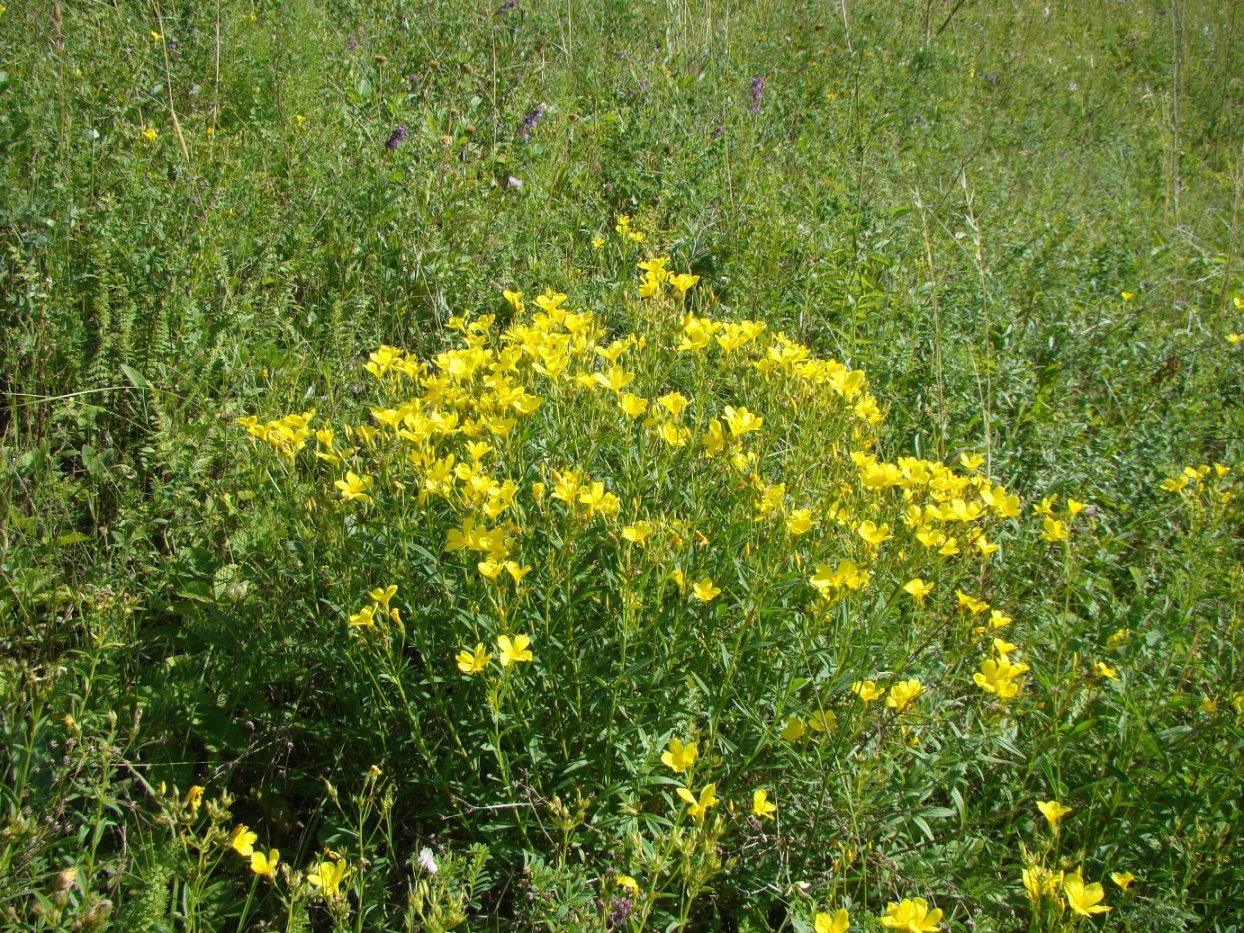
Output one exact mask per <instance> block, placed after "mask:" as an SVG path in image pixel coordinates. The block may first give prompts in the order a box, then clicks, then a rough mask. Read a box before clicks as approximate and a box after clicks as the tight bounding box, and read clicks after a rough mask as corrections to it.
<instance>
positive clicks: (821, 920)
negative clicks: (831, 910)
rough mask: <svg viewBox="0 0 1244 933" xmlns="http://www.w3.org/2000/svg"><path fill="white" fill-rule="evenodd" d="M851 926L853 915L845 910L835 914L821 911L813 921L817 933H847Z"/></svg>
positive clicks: (813, 927)
mask: <svg viewBox="0 0 1244 933" xmlns="http://www.w3.org/2000/svg"><path fill="white" fill-rule="evenodd" d="M850 928H851V916H850V914H848V913H847V912H846V911H845V910H839V911H838V912H837V913H836V914H834V915H833V916H830V915H829V914H825V913H821V914H817V915H816V917H815V918H814V919H813V921H812V929H813V930H814V931H815V933H847V930H849V929H850Z"/></svg>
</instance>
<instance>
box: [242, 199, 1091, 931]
mask: <svg viewBox="0 0 1244 933" xmlns="http://www.w3.org/2000/svg"><path fill="white" fill-rule="evenodd" d="M617 230H618V233H619V234H620V236H621V237H622V239H623V241H624V242H631V243H637V242H642V240H643V237H642V234H640V235H638V236H637V235H636V234H637V233H639V231H638V230H637V229H636V228H634V227H633V226H632V223H631V220H630V218H627V217H623V218H621V219H620V220H619V221H618V224H617ZM637 266H638V272H639V278H638V282H637V287H636V291H635V297H634V299H631V300H627V301H626V302H625V303H624V304H623V305H622V306H620V307H618V308H616V309H615V310H613V311H610V312H598V311H593V310H589V309H587V308H583V307H579V306H576V304H575V302H574V301H573V300H572V299H571V297H570V296H569V295H567V294H565V293H562V292H558V291H555V290H553V289H545V290H543V291H541V292H539V293H537V294H536V295H535V297H534V298H528V297H527V294H526V293H525V292H524V291H521V290H518V289H505V290H504V294H503V295H502V296H500V300H499V301H498V302H497V303H496V304H495V305H494V307H493V308H491V309H489V310H488V311H487V312H486V313H463V314H461V315H459V316H456V317H454V318H452V319H451V320H450V321H449V323H448V329H449V332H450V333H451V334H453V335H455V337H454V339H453V340H452V341H451V344H450V345H449V346H448V347H446V348H445V349H444V350H442V351H441V352H439V353H436V354H433V355H431V356H429V357H426V358H425V357H419V356H417V355H414V354H411V353H409V352H407V351H404V350H402V349H401V348H398V347H393V346H388V345H385V346H380V347H378V348H377V349H376V350H375V351H373V352H371V354H370V355H369V358H368V360H367V362H366V364H365V366H364V369H365V371H366V373H367V375H368V376H369V377H370V380H371V386H372V388H371V390H370V394H371V396H372V398H373V401H372V402H371V404H369V405H368V406H367V407H366V409H365V410H362V411H357V412H349V411H343V412H341V413H340V415H341V417H342V420H341V421H340V422H339V423H336V424H333V423H330V422H328V421H327V420H323V421H317V420H316V419H317V413H316V412H315V411H307V412H304V413H302V414H296V415H286V416H284V417H280V418H276V419H275V420H271V421H266V422H265V421H262V420H261V419H260V418H259V417H258V416H249V417H246V418H243V419H241V424H242V426H243V427H244V428H245V429H246V430H247V432H248V433H249V434H250V435H251V436H252V437H253V438H255V439H257V440H259V441H262V442H265V443H266V444H268V445H269V446H271V447H272V448H274V450H275V451H276V452H277V453H278V454H280V455H281V459H282V461H283V462H285V463H287V464H289V466H290V469H291V471H292V472H291V474H290V477H291V479H294V478H295V477H299V478H302V477H305V478H306V479H307V480H309V481H311V482H312V483H313V484H314V485H315V487H317V488H318V492H312V494H311V495H310V496H309V497H308V498H307V502H306V509H305V512H304V513H303V517H302V518H301V519H300V521H302V522H305V523H306V525H305V528H304V530H303V532H302V533H303V534H305V535H306V536H308V537H314V538H316V539H317V540H320V541H323V542H324V546H325V547H328V548H337V549H341V557H339V558H337V560H343V559H344V560H345V562H346V563H347V564H348V565H349V566H350V567H351V577H352V578H354V579H356V580H357V581H358V583H357V584H356V586H358V587H359V588H360V589H367V588H371V589H370V590H369V601H368V602H366V603H364V604H363V605H362V606H361V607H357V606H356V608H353V609H351V610H349V611H347V612H344V613H343V614H342V616H341V617H340V619H339V620H338V621H337V622H335V623H334V622H332V621H331V620H330V621H329V622H328V623H327V625H328V627H329V631H326V632H325V635H324V637H325V638H326V639H331V640H334V641H338V640H339V641H340V643H341V644H342V650H343V651H344V653H345V659H346V662H345V663H346V664H347V669H348V671H351V672H353V673H347V679H348V680H350V681H351V682H355V683H358V682H362V683H365V684H370V686H369V687H365V688H360V689H364V692H365V693H367V694H368V695H369V699H367V700H366V703H367V704H368V705H369V706H372V707H374V708H377V709H381V710H386V711H387V712H385V713H384V715H385V716H392V717H395V718H396V719H399V720H405V721H407V722H408V723H409V724H410V727H411V732H410V738H409V739H408V742H409V743H410V744H411V745H412V746H413V749H412V751H413V753H414V756H413V758H412V759H409V761H408V764H407V765H406V767H407V768H408V769H409V771H410V773H411V775H412V780H416V781H418V782H420V786H423V787H424V788H425V790H424V793H425V794H427V796H426V797H425V803H424V806H426V807H429V808H432V810H433V811H434V812H444V813H449V812H451V811H453V810H454V809H455V808H460V807H461V806H462V805H463V803H465V804H466V805H467V806H468V807H474V806H480V807H488V806H496V805H498V804H500V805H502V806H504V807H506V808H507V812H510V813H512V817H511V818H510V819H509V820H508V821H506V824H507V825H509V827H510V828H511V830H512V831H513V833H514V836H513V841H514V844H515V845H518V846H520V847H523V848H527V847H529V846H530V845H532V844H533V841H532V839H531V835H530V834H531V826H530V825H529V821H528V820H527V819H526V818H525V817H524V812H525V808H526V807H529V806H531V805H532V804H533V803H535V804H537V805H540V802H541V801H545V802H548V803H547V806H549V807H551V808H552V812H553V814H554V819H555V822H556V823H557V825H559V826H563V829H562V832H564V833H565V834H566V836H567V838H569V837H570V836H571V835H573V834H574V832H575V830H576V829H577V828H578V827H580V826H581V825H583V824H585V823H604V824H607V825H612V826H614V827H615V828H614V831H615V832H624V833H625V835H624V836H619V837H618V838H619V839H623V838H624V839H625V840H627V841H626V844H625V850H626V856H625V858H624V860H623V861H624V864H623V865H620V866H618V865H613V866H611V867H613V868H621V869H625V870H627V871H629V872H630V874H629V875H628V876H627V877H633V878H639V877H641V876H643V877H644V878H645V879H646V880H645V882H644V885H643V888H641V890H640V891H638V892H632V891H629V890H628V891H627V892H626V895H627V897H629V898H631V899H632V901H633V903H631V904H630V907H629V908H628V909H631V910H633V911H634V912H635V915H636V916H638V917H640V918H646V917H648V916H649V914H650V913H652V912H653V911H656V912H657V913H656V914H653V916H656V915H657V914H660V912H661V911H663V910H665V908H664V907H661V906H659V904H658V900H656V899H653V898H648V897H646V896H645V895H644V893H643V891H644V890H665V889H670V888H679V889H682V890H684V892H685V891H686V890H688V889H686V888H685V887H684V886H685V885H686V884H687V882H688V879H699V881H700V882H703V881H706V880H707V879H708V878H710V877H713V876H715V875H716V874H718V873H719V872H720V871H722V870H723V869H724V868H725V867H726V866H727V865H728V864H729V862H730V860H731V858H732V853H733V852H735V851H736V850H737V848H738V847H739V846H741V845H743V844H745V842H746V840H747V838H748V837H749V835H751V834H753V833H755V832H764V831H765V830H764V827H766V826H770V825H773V826H777V825H780V826H782V827H783V829H784V831H786V832H799V831H800V829H799V827H800V826H801V824H802V825H803V826H804V828H805V829H807V830H810V827H811V826H814V825H816V824H817V823H818V821H823V820H824V819H826V816H825V814H824V813H823V812H822V811H821V810H820V806H821V805H819V804H817V803H815V802H814V801H811V800H809V799H808V798H807V795H806V794H804V793H802V792H800V791H799V790H798V788H800V787H802V786H805V785H806V784H807V783H808V782H810V781H816V782H819V781H822V780H827V779H826V778H825V777H824V774H825V772H824V768H825V766H826V762H827V761H835V760H838V761H841V760H845V759H844V757H843V756H847V757H850V756H854V755H858V754H860V753H862V752H864V751H866V750H869V751H868V754H869V755H871V756H873V761H874V764H872V765H870V766H868V767H870V768H871V769H872V773H873V774H874V780H877V781H882V780H887V779H888V777H887V776H889V775H893V776H898V775H900V774H901V773H902V771H903V769H904V768H905V765H904V764H903V757H902V755H903V752H902V750H904V749H906V750H910V749H913V748H919V747H921V746H922V745H923V743H924V742H926V741H932V742H935V743H940V742H942V741H944V739H942V738H939V734H940V730H939V728H938V726H937V723H938V722H939V721H941V722H944V721H946V719H947V717H952V718H953V719H954V720H955V721H957V722H958V724H959V725H958V726H956V728H958V729H960V730H962V731H965V732H972V731H975V732H977V733H980V734H982V735H986V734H989V733H991V732H998V731H999V730H1000V733H999V734H1002V735H1005V734H1007V733H1009V732H1010V731H1012V730H1013V728H1014V727H1013V725H1011V723H1012V720H1011V718H1010V717H1011V716H1012V715H1014V713H1015V711H1016V710H1017V709H1018V708H1019V707H1020V706H1022V705H1023V704H1024V703H1025V698H1026V696H1027V694H1028V691H1026V690H1025V689H1024V688H1025V687H1026V686H1028V685H1029V678H1030V676H1031V674H1032V667H1031V666H1030V664H1029V663H1028V662H1026V661H1020V660H1018V659H1017V655H1019V654H1022V649H1021V648H1020V646H1019V645H1018V644H1016V643H1013V642H1011V641H1009V640H1006V639H1003V638H1000V637H997V633H999V632H1001V631H1002V630H1003V629H1004V628H1005V629H1006V631H1007V633H1008V638H1015V637H1017V634H1021V633H1022V632H1020V631H1019V630H1022V629H1023V628H1024V626H1022V625H1020V624H1015V625H1012V623H1013V622H1014V619H1013V617H1012V616H1011V615H1010V614H1008V612H1007V611H1006V610H1005V609H1003V608H1000V607H999V606H998V605H996V604H995V603H996V602H998V601H1001V602H1002V603H1003V605H1005V602H1006V592H1007V586H1006V575H1005V573H1004V570H1003V568H1004V566H1005V565H1004V562H1003V555H1004V553H1005V549H1006V548H1007V547H1008V545H1009V544H1011V543H1012V542H1015V543H1020V544H1022V546H1023V547H1025V548H1027V549H1028V550H1029V551H1032V550H1033V549H1037V550H1038V551H1040V550H1042V549H1048V550H1047V552H1048V553H1049V554H1051V555H1052V556H1053V558H1054V559H1056V560H1061V559H1063V555H1064V554H1065V553H1069V552H1068V548H1069V547H1070V542H1069V538H1070V535H1071V534H1072V532H1073V531H1074V529H1075V527H1077V521H1079V522H1083V520H1084V519H1083V518H1080V519H1077V516H1078V515H1080V514H1081V512H1083V511H1084V506H1083V504H1081V503H1075V502H1074V500H1073V501H1072V503H1071V504H1070V505H1068V506H1067V508H1066V509H1060V508H1058V506H1057V504H1056V502H1055V499H1054V497H1051V498H1050V499H1048V500H1046V501H1044V502H1042V503H1040V504H1039V505H1037V506H1036V507H1035V508H1034V510H1033V520H1032V522H1031V523H1029V522H1028V521H1027V519H1026V517H1025V515H1024V510H1023V508H1022V505H1021V502H1020V500H1019V498H1018V497H1017V496H1015V495H1014V494H1012V493H1011V492H1009V491H1008V490H1007V489H1006V487H1005V486H1004V485H1003V484H1002V483H1000V482H999V481H998V480H997V479H996V478H995V477H993V476H992V475H990V474H989V473H988V472H987V470H986V460H985V458H984V457H983V456H980V455H977V454H973V453H971V452H965V453H963V454H962V456H960V457H959V458H958V459H957V460H956V461H955V462H953V463H947V462H943V461H939V460H930V459H927V458H923V457H918V456H906V455H895V454H890V453H889V452H888V443H887V441H886V439H885V438H884V434H883V428H884V424H885V411H884V407H883V404H882V402H881V401H880V400H879V399H878V398H876V397H875V396H874V395H873V394H872V393H871V392H870V390H869V384H868V380H867V377H866V376H865V374H864V373H863V372H861V371H859V370H858V369H853V368H852V367H851V366H849V365H847V364H844V363H842V362H840V361H837V360H834V359H832V358H828V357H824V356H821V355H818V354H817V353H816V352H815V351H814V350H813V348H812V347H810V346H809V345H807V344H806V343H803V342H801V341H800V340H798V339H797V338H795V337H794V336H792V335H790V334H788V333H785V332H782V331H781V330H775V329H772V328H770V327H768V326H767V325H766V324H765V323H763V322H761V321H757V320H752V319H747V318H738V317H734V316H731V315H728V314H715V313H713V312H712V311H711V310H710V307H711V297H710V296H707V295H702V294H699V293H698V292H696V291H694V289H696V287H697V286H698V285H700V280H699V277H698V276H695V275H691V274H690V273H676V272H674V271H672V269H671V268H670V260H669V258H668V257H664V256H653V257H650V258H648V259H643V260H641V261H639V262H638V263H637ZM697 296H698V297H697ZM624 321H625V322H627V326H625V327H623V326H622V322H624ZM312 438H314V442H315V446H314V456H310V455H309V453H308V452H304V446H306V445H309V443H310V441H311V439H312ZM351 554H352V555H354V556H349V555H351ZM399 596H400V598H399ZM339 599H340V600H341V601H342V602H345V603H350V602H351V601H352V598H351V596H350V594H349V593H343V594H341V596H340V597H339ZM399 603H400V605H399ZM334 628H335V629H336V631H337V633H338V634H336V635H334V634H332V630H333V629H334ZM881 699H884V702H883V703H874V701H876V700H881ZM740 711H747V712H746V714H745V715H741V714H740ZM379 751H380V750H379V749H378V752H379ZM878 755H880V756H881V757H880V758H878V757H877V756H878ZM402 767H403V766H402V764H401V763H399V762H397V761H386V768H398V769H399V770H400V769H401V768H402ZM761 773H763V774H764V775H765V778H764V782H765V787H763V788H761V789H757V788H756V783H757V782H756V781H755V779H754V778H755V776H756V775H757V774H761ZM429 774H432V775H435V777H432V778H429V777H428V775H429ZM415 775H423V777H422V778H416V777H414V776H415ZM657 776H660V783H655V784H654V783H651V782H652V781H653V780H654V778H656V777H657ZM619 782H620V783H619ZM849 783H850V782H849V781H844V787H845V786H846V785H848V784H849ZM831 784H832V782H831ZM610 788H614V789H613V790H610ZM568 790H573V792H574V793H575V794H578V795H584V796H582V799H583V800H585V801H595V803H594V804H592V803H587V802H585V803H584V804H583V805H582V808H581V810H582V812H581V813H579V814H578V815H576V813H575V812H574V811H571V810H570V808H569V807H567V806H565V805H563V804H561V803H560V802H559V801H560V799H561V797H560V796H559V795H561V794H565V793H566V792H567V791H568ZM844 792H845V791H844ZM611 798H612V799H611ZM775 800H780V801H789V802H788V803H785V804H784V805H783V806H782V808H781V810H780V811H779V809H778V806H777V805H776V804H775V803H774V802H773V801H775ZM719 804H724V805H725V806H719ZM593 807H595V810H593ZM641 812H642V813H645V814H646V815H645V816H644V818H643V819H639V818H638V816H637V815H638V814H639V813H641ZM626 814H629V816H628V815H626ZM1051 825H1053V823H1052V824H1051ZM841 829H842V830H843V831H844V832H845V831H847V827H846V826H845V824H844V825H843V826H842V827H841ZM688 846H689V847H691V848H690V850H687V847H688ZM683 850H687V851H690V852H692V853H693V855H687V854H686V851H684V856H683V857H680V859H678V860H675V859H674V858H673V853H674V852H675V851H683ZM600 857H602V858H604V857H605V853H604V851H603V850H602V852H601V854H600ZM610 857H611V858H613V859H614V860H615V861H616V858H617V855H616V853H613V854H612V855H611V856H610ZM801 858H802V859H803V866H804V870H806V871H809V872H815V871H816V870H818V869H817V867H816V866H817V864H818V860H817V858H816V856H815V855H814V854H813V853H812V852H807V853H804V854H803V855H802V856H801ZM858 858H859V856H853V857H852V859H851V860H848V861H844V857H843V855H841V854H839V855H837V856H835V857H834V858H833V859H832V864H833V865H837V866H839V869H841V868H842V867H843V866H849V865H851V864H853V863H854V862H856V861H857V860H858ZM325 864H326V865H327V866H328V867H327V868H322V869H321V871H320V873H319V875H318V876H317V877H319V878H320V879H321V880H320V882H319V887H320V889H321V890H322V891H324V892H325V893H331V892H330V889H332V890H335V885H336V883H337V878H338V876H337V874H336V872H337V870H338V869H337V868H335V867H333V865H334V864H335V863H325ZM826 867H832V866H828V865H827V866H826ZM616 896H617V895H616V892H610V897H616ZM684 896H685V897H690V898H691V899H692V900H693V899H694V896H693V895H690V894H684ZM941 914H942V911H941V910H940V909H935V908H932V907H930V906H929V905H928V904H927V903H926V901H925V900H923V899H920V898H916V899H905V900H903V901H902V902H901V903H897V904H896V903H890V905H889V907H888V908H887V909H886V912H885V915H884V916H883V917H882V919H881V922H882V924H883V925H885V926H891V927H895V928H903V929H919V930H931V929H935V928H937V926H938V921H939V919H940V917H941ZM835 922H836V921H835Z"/></svg>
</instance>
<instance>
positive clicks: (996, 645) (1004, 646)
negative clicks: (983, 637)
mask: <svg viewBox="0 0 1244 933" xmlns="http://www.w3.org/2000/svg"><path fill="white" fill-rule="evenodd" d="M993 650H994V651H995V652H997V654H998V657H1000V658H1001V659H1002V660H1003V661H1005V660H1006V658H1007V655H1009V654H1010V653H1011V652H1012V651H1018V650H1019V645H1013V644H1011V643H1010V642H1009V641H1006V640H1004V639H1002V638H995V639H994V640H993Z"/></svg>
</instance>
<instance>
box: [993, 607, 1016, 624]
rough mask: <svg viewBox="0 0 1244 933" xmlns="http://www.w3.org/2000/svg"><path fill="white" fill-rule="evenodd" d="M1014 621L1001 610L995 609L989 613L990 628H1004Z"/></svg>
mask: <svg viewBox="0 0 1244 933" xmlns="http://www.w3.org/2000/svg"><path fill="white" fill-rule="evenodd" d="M1014 621H1015V620H1014V619H1012V618H1011V617H1010V616H1009V615H1007V614H1006V613H1005V612H1003V611H1002V610H1001V609H995V610H993V611H992V612H990V613H989V627H990V628H1006V627H1007V626H1008V625H1010V624H1011V623H1012V622H1014Z"/></svg>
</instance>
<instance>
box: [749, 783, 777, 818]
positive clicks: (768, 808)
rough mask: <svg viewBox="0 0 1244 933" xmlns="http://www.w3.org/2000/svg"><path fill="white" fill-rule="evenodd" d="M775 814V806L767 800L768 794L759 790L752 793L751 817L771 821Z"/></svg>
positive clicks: (762, 789) (761, 789) (763, 790)
mask: <svg viewBox="0 0 1244 933" xmlns="http://www.w3.org/2000/svg"><path fill="white" fill-rule="evenodd" d="M775 813H777V804H776V803H773V802H772V801H770V800H769V792H768V791H767V790H765V789H764V788H760V789H758V790H755V791H753V792H752V816H754V817H756V818H757V819H764V820H772V819H775V817H774V815H773V814H775Z"/></svg>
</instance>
